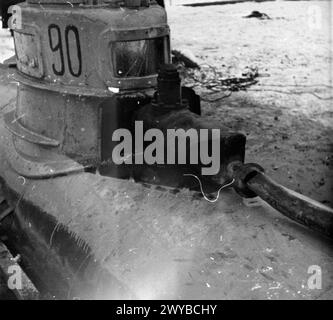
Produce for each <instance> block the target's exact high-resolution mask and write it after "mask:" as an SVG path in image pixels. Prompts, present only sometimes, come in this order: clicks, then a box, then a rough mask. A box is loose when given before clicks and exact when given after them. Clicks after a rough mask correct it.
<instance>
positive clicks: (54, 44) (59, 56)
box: [48, 24, 82, 77]
mask: <svg viewBox="0 0 333 320" xmlns="http://www.w3.org/2000/svg"><path fill="white" fill-rule="evenodd" d="M48 35H49V44H50V49H51V51H52V52H54V53H55V55H54V56H53V57H54V61H53V63H52V70H53V72H54V74H55V75H57V76H63V75H64V74H65V72H66V65H65V62H67V68H68V71H69V73H70V74H71V75H72V76H73V77H79V76H80V75H81V72H82V55H81V46H80V37H79V31H78V29H77V28H76V27H75V26H73V25H69V26H66V28H65V31H64V39H65V50H64V45H63V37H62V32H61V29H60V27H59V26H58V25H56V24H50V25H49V27H48ZM64 51H66V59H65V55H64ZM65 60H66V61H65Z"/></svg>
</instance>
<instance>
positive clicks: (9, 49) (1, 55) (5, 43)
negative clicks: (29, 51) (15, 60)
mask: <svg viewBox="0 0 333 320" xmlns="http://www.w3.org/2000/svg"><path fill="white" fill-rule="evenodd" d="M13 54H14V41H13V38H12V37H11V35H10V32H9V30H7V29H0V63H3V61H4V60H6V59H8V58H10V57H11V56H12V55H13Z"/></svg>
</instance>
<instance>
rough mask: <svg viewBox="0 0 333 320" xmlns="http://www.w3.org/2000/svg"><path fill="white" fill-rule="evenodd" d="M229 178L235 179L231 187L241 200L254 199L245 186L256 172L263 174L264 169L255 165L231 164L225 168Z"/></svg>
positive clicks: (251, 192)
mask: <svg viewBox="0 0 333 320" xmlns="http://www.w3.org/2000/svg"><path fill="white" fill-rule="evenodd" d="M227 171H228V173H229V175H230V176H232V177H233V178H234V179H235V182H234V184H233V187H234V189H235V191H236V192H237V193H238V194H239V195H240V196H242V197H243V198H254V197H256V196H257V194H256V193H255V192H253V191H252V190H251V189H250V188H249V187H248V186H247V185H246V182H247V181H248V180H249V179H251V177H253V176H254V175H256V174H257V173H258V172H264V171H265V170H264V168H263V167H262V166H260V165H259V164H257V163H245V164H243V163H241V162H239V161H237V162H231V163H230V164H229V166H228V168H227Z"/></svg>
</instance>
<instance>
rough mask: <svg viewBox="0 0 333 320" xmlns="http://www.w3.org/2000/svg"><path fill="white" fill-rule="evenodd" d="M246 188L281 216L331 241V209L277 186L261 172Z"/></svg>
mask: <svg viewBox="0 0 333 320" xmlns="http://www.w3.org/2000/svg"><path fill="white" fill-rule="evenodd" d="M246 186H247V187H248V188H249V189H251V190H252V191H253V192H255V193H256V194H257V195H258V196H259V197H260V198H262V199H263V200H265V201H266V202H267V203H269V204H270V205H271V206H272V207H273V208H275V209H276V210H278V211H279V212H281V213H282V214H283V215H285V216H287V217H288V218H290V219H292V220H295V221H297V222H298V223H301V224H303V225H305V226H307V227H308V228H310V229H312V230H315V231H319V232H321V233H323V234H325V235H326V236H328V237H330V238H332V239H333V210H332V209H331V208H329V207H327V206H325V205H323V204H322V203H320V202H317V201H315V200H313V199H310V198H308V197H306V196H304V195H302V194H299V193H297V192H295V191H293V190H290V189H288V188H286V187H284V186H282V185H280V184H278V183H277V182H275V181H274V180H272V179H271V178H269V177H268V176H266V175H265V174H264V173H262V172H257V173H256V174H255V175H253V176H252V177H250V178H249V179H248V180H247V181H246Z"/></svg>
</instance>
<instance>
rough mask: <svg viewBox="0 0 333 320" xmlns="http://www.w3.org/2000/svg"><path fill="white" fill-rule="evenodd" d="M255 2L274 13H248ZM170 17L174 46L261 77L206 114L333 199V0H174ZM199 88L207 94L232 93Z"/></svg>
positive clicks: (255, 155) (292, 177) (304, 185)
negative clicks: (203, 2) (231, 0)
mask: <svg viewBox="0 0 333 320" xmlns="http://www.w3.org/2000/svg"><path fill="white" fill-rule="evenodd" d="M191 2H194V1H191ZM253 10H258V11H260V12H264V13H266V14H268V15H269V16H270V17H271V19H270V20H258V19H245V18H243V17H244V16H246V15H248V14H250V13H251V12H252V11H253ZM168 17H169V24H170V27H171V33H172V45H173V47H174V48H184V49H186V50H190V51H191V52H192V53H193V54H194V55H195V56H196V57H197V58H198V59H199V61H201V63H202V64H203V66H205V64H209V65H210V66H213V67H214V68H216V69H218V70H222V71H224V72H225V73H226V75H238V74H239V73H240V72H241V71H242V70H244V68H245V67H247V66H250V67H257V68H258V70H259V74H260V77H259V82H258V84H257V85H255V86H252V87H250V88H249V89H248V90H247V91H246V92H237V93H232V95H231V96H230V97H227V98H223V99H221V100H217V101H216V102H214V103H207V102H206V103H204V104H203V111H204V114H205V115H208V116H209V117H212V118H216V119H219V120H220V121H221V123H223V124H225V125H227V126H229V127H231V128H233V129H235V130H239V131H241V132H244V133H245V134H246V135H247V137H248V142H247V161H249V162H250V161H251V162H252V161H255V162H258V163H260V164H261V165H262V166H264V167H265V169H266V170H267V173H268V174H270V175H271V176H272V177H273V178H275V179H276V180H278V181H279V182H281V183H283V184H284V185H286V186H288V187H290V188H293V189H294V190H297V191H300V192H302V193H304V194H306V195H308V196H311V197H313V198H315V199H317V200H319V201H323V202H324V203H327V204H330V205H332V165H333V158H332V150H333V130H332V129H333V121H332V116H333V107H332V103H333V91H332V88H333V87H332V74H333V73H332V57H333V56H332V49H333V48H332V32H331V30H332V21H333V20H332V3H331V2H330V1H297V2H295V1H293V2H291V1H279V2H263V3H253V2H245V3H239V4H232V5H216V6H207V7H196V8H193V7H183V6H171V7H168ZM198 92H199V93H201V94H202V96H203V98H206V99H209V100H211V99H214V100H215V99H218V97H219V96H220V97H223V96H225V95H226V93H225V92H220V93H213V92H212V93H203V92H201V90H198Z"/></svg>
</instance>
